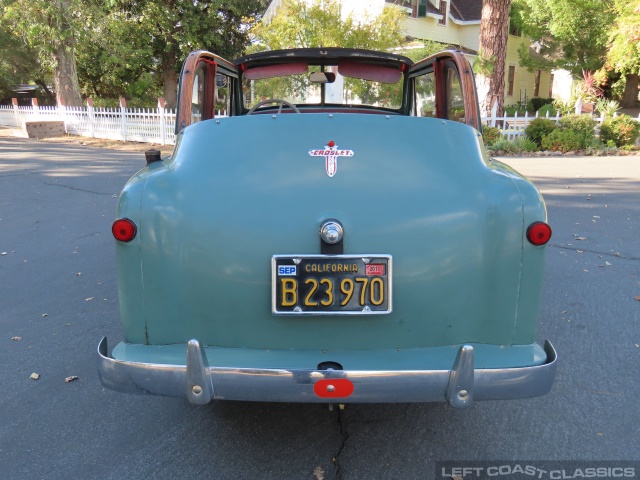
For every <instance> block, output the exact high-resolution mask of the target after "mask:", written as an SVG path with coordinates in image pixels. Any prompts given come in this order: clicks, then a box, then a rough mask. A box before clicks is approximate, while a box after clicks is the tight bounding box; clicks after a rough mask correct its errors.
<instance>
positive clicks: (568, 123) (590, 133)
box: [559, 114, 596, 150]
mask: <svg viewBox="0 0 640 480" xmlns="http://www.w3.org/2000/svg"><path fill="white" fill-rule="evenodd" d="M595 128H596V121H595V120H594V119H593V118H591V115H575V114H574V115H565V116H564V117H562V118H561V119H560V122H559V129H560V130H563V131H570V132H573V133H575V134H576V138H578V140H579V142H580V143H579V145H578V147H577V148H587V147H590V146H592V145H593V144H594V142H595V140H596V134H595ZM570 150H574V149H573V148H571V149H570Z"/></svg>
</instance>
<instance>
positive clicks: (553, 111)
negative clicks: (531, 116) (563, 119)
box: [538, 103, 558, 117]
mask: <svg viewBox="0 0 640 480" xmlns="http://www.w3.org/2000/svg"><path fill="white" fill-rule="evenodd" d="M547 112H549V116H550V117H555V116H556V115H558V111H557V110H556V109H555V108H554V106H553V104H552V103H547V104H546V105H543V106H542V107H540V109H539V110H538V116H539V117H546V116H547Z"/></svg>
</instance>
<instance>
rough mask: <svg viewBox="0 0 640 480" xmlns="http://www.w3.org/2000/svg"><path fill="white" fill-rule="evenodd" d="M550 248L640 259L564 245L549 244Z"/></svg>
mask: <svg viewBox="0 0 640 480" xmlns="http://www.w3.org/2000/svg"><path fill="white" fill-rule="evenodd" d="M549 246H550V247H554V248H559V249H561V250H571V251H573V252H587V253H595V254H596V255H602V256H603V257H612V258H619V259H621V260H640V257H630V256H623V255H621V254H620V253H611V252H599V251H597V250H589V249H588V248H577V247H566V246H564V245H557V244H549Z"/></svg>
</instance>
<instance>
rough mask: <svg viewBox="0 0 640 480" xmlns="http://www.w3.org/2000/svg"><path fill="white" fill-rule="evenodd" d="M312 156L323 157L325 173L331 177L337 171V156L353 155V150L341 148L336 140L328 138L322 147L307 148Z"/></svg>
mask: <svg viewBox="0 0 640 480" xmlns="http://www.w3.org/2000/svg"><path fill="white" fill-rule="evenodd" d="M309 155H311V156H312V157H324V158H325V165H326V168H327V175H329V176H330V177H333V176H334V175H335V174H336V172H337V171H338V157H353V150H341V149H339V148H338V146H337V145H336V142H334V141H333V140H329V141H328V142H327V144H326V145H325V147H324V148H323V149H318V150H309Z"/></svg>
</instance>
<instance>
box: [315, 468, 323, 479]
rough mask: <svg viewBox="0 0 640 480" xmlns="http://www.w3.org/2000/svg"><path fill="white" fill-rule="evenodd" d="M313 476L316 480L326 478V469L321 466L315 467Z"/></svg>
mask: <svg viewBox="0 0 640 480" xmlns="http://www.w3.org/2000/svg"><path fill="white" fill-rule="evenodd" d="M313 476H314V477H316V480H324V470H322V468H320V467H316V468H314V469H313Z"/></svg>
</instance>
